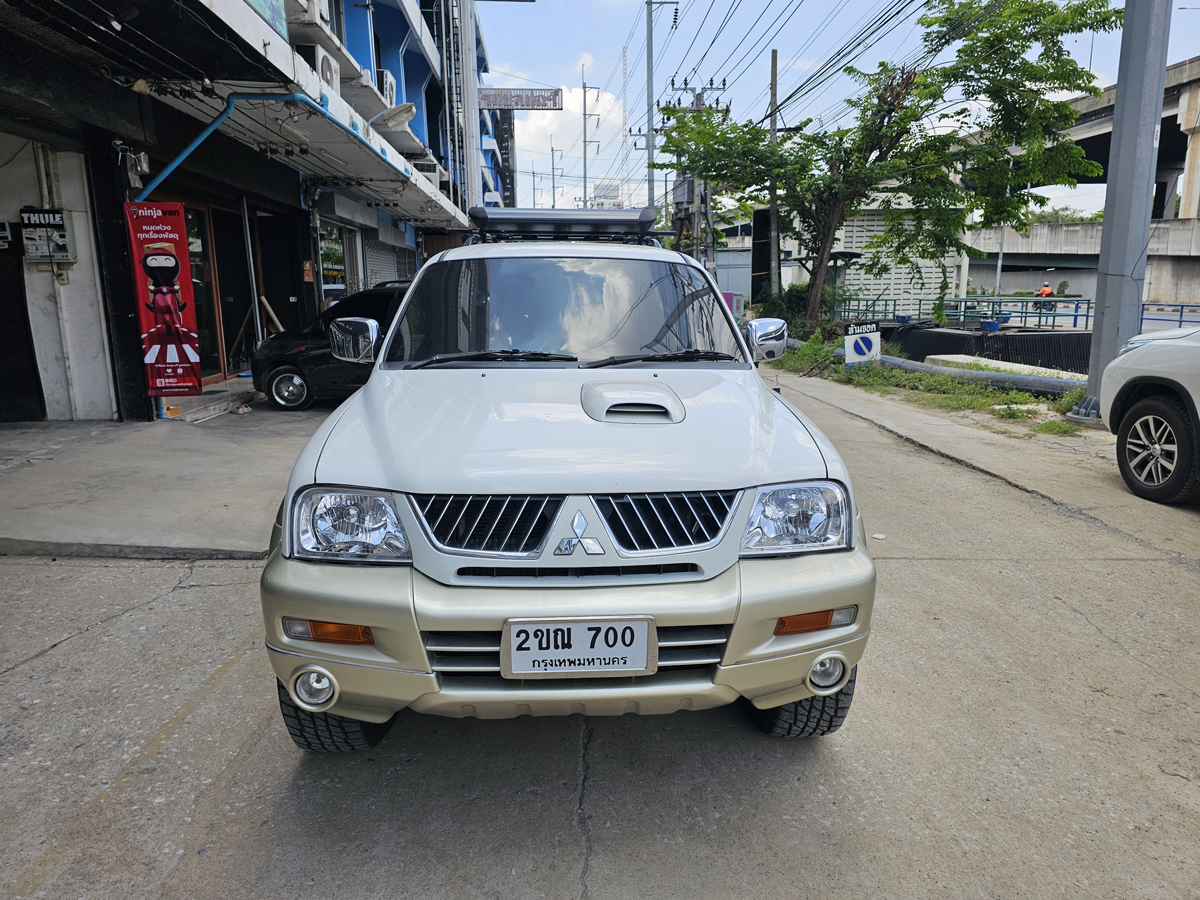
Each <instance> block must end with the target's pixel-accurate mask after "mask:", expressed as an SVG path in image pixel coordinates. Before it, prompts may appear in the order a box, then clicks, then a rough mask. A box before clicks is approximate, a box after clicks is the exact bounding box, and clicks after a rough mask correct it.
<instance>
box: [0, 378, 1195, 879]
mask: <svg viewBox="0 0 1200 900" xmlns="http://www.w3.org/2000/svg"><path fill="white" fill-rule="evenodd" d="M799 402H800V404H801V405H802V406H805V407H806V408H807V409H808V410H809V411H810V412H811V413H812V414H813V416H814V418H815V419H816V420H817V421H818V424H820V425H821V426H822V427H823V428H824V429H825V430H826V431H827V433H828V434H829V436H830V437H831V438H832V439H833V440H834V441H835V443H836V444H837V445H838V447H839V449H840V450H841V452H842V453H843V455H844V456H845V457H846V459H847V461H848V463H849V465H850V468H851V471H852V473H853V474H854V477H855V485H856V490H857V492H858V499H859V502H860V505H861V507H862V511H863V514H864V516H865V518H866V522H867V531H868V533H870V534H882V535H885V537H884V538H883V539H881V540H880V539H869V540H870V546H871V549H872V551H873V552H874V554H875V555H876V559H877V561H878V566H879V576H880V577H879V595H878V606H877V610H876V617H875V622H874V632H873V636H872V639H871V644H870V646H869V647H868V650H867V655H866V657H865V659H864V661H863V663H862V665H861V667H860V671H859V682H858V693H857V695H856V697H855V701H854V706H853V709H852V710H851V714H850V718H849V721H848V722H847V724H846V726H845V727H844V728H843V729H842V730H841V731H840V732H838V733H837V734H835V735H833V736H831V737H828V738H824V739H815V740H800V741H791V742H784V741H780V740H778V739H773V738H769V737H766V736H764V735H761V734H759V733H758V732H757V731H756V730H754V729H753V728H752V727H750V725H749V724H748V723H747V721H746V720H745V719H744V718H743V716H742V715H741V712H740V710H739V709H738V708H736V707H727V708H723V709H717V710H712V711H708V712H700V713H686V712H685V713H678V714H675V715H672V716H665V717H647V718H637V717H632V716H626V717H622V718H612V719H606V718H590V719H585V718H582V717H578V716H576V717H571V718H566V719H532V718H522V719H515V720H509V721H478V720H472V719H466V720H447V719H435V718H429V717H422V716H418V715H415V714H410V713H401V714H400V715H399V716H398V717H397V721H396V724H395V727H394V729H393V731H392V733H391V735H390V736H389V737H388V738H387V740H386V741H385V742H384V743H383V744H382V745H380V747H378V748H377V749H376V750H375V751H372V752H369V753H364V754H359V755H345V756H338V755H332V756H315V755H306V754H304V753H301V752H300V751H298V750H297V749H295V747H294V746H293V745H292V744H291V742H290V740H289V739H288V737H287V734H286V732H285V731H284V729H283V726H282V724H281V722H280V720H279V715H278V710H277V708H276V705H275V700H274V684H273V676H272V675H271V673H270V669H269V667H268V665H267V662H266V659H265V657H264V652H263V650H262V640H261V623H260V621H259V611H258V606H257V598H256V586H255V582H256V578H257V575H258V570H259V564H258V563H250V562H236V561H225V562H216V561H213V562H201V563H194V564H192V563H184V562H137V561H102V560H87V559H73V560H61V559H60V560H58V561H57V562H51V561H50V560H49V559H30V558H8V559H3V560H0V602H2V603H3V610H4V612H3V615H4V624H5V627H4V628H3V629H0V672H2V674H0V696H2V697H3V698H4V703H3V704H2V705H0V773H3V774H2V776H0V810H2V811H0V840H2V841H3V845H4V847H5V850H6V852H5V853H4V854H3V855H2V856H0V891H2V892H3V893H4V895H5V896H31V897H32V896H44V897H53V898H60V897H62V898H66V897H70V898H74V897H89V898H90V897H106V898H107V897H113V898H124V897H169V898H176V897H178V898H210V897H211V898H239V897H247V898H249V897H254V898H266V897H300V898H310V897H311V898H317V897H322V898H324V897H337V898H360V897H361V898H367V897H372V898H374V897H379V898H384V897H386V898H393V897H412V898H476V897H478V898H495V897H502V898H573V897H587V898H592V900H599V898H632V897H670V898H676V897H678V898H698V897H699V898H708V897H714V898H716V897H720V898H731V897H732V898H743V897H744V898H760V897H792V896H796V897H806V898H812V897H821V896H827V897H862V896H883V897H945V898H956V900H957V898H963V897H989V898H990V897H1006V898H1007V897H1031V898H1042V897H1080V898H1089V900H1090V898H1103V897H1112V898H1143V897H1144V898H1151V897H1154V898H1158V897H1195V896H1200V859H1198V858H1197V855H1196V852H1195V851H1196V847H1197V846H1200V742H1198V739H1197V735H1200V590H1197V584H1198V583H1200V565H1198V564H1197V561H1196V559H1195V555H1196V552H1195V551H1196V550H1197V549H1198V548H1200V514H1197V513H1196V511H1195V510H1191V509H1185V510H1182V511H1181V510H1175V511H1173V513H1172V515H1178V516H1179V518H1178V519H1177V520H1176V521H1177V522H1178V523H1179V524H1178V525H1177V527H1175V528H1173V529H1172V533H1173V535H1174V536H1175V537H1176V538H1178V539H1180V541H1181V543H1182V546H1183V547H1184V548H1185V549H1186V548H1191V550H1192V552H1191V553H1188V552H1180V551H1179V550H1177V549H1174V548H1172V547H1165V546H1163V545H1162V543H1161V542H1156V541H1155V540H1152V539H1145V538H1142V537H1139V536H1138V535H1136V534H1129V533H1126V532H1124V531H1122V530H1121V529H1120V528H1119V527H1117V526H1115V525H1113V524H1110V523H1106V522H1104V521H1101V520H1099V519H1097V518H1095V517H1093V516H1091V515H1090V514H1089V513H1088V512H1087V511H1086V509H1084V507H1085V506H1086V503H1084V502H1083V500H1084V499H1085V498H1082V497H1081V498H1078V499H1079V501H1080V502H1077V503H1075V504H1065V503H1060V502H1055V501H1053V500H1049V499H1044V498H1042V497H1039V496H1036V495H1033V494H1030V493H1029V492H1027V491H1025V490H1022V489H1019V488H1018V487H1015V486H1013V485H1012V484H1009V483H1005V482H1004V481H1002V480H1000V479H998V478H996V477H993V476H990V475H988V474H985V473H982V472H979V471H975V470H972V469H970V468H968V467H966V466H964V465H961V464H958V463H955V462H952V461H950V460H947V459H945V458H943V457H940V456H937V455H935V454H933V453H931V452H927V451H926V450H923V449H920V448H919V447H915V446H913V445H912V444H911V443H908V442H906V441H903V440H901V439H899V438H897V437H895V436H894V435H892V434H889V433H887V432H885V431H883V430H881V429H880V428H877V427H875V426H874V425H872V424H870V423H868V422H866V421H863V420H862V419H861V418H857V417H855V416H853V415H850V414H847V413H845V412H842V411H840V410H838V409H836V408H835V407H833V406H830V405H827V404H824V403H817V402H815V401H808V400H805V399H804V398H800V401H799ZM1066 474H1069V473H1064V477H1065V475H1066Z"/></svg>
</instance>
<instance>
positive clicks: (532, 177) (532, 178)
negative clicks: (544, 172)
mask: <svg viewBox="0 0 1200 900" xmlns="http://www.w3.org/2000/svg"><path fill="white" fill-rule="evenodd" d="M537 179H538V173H537V170H536V169H534V168H533V166H530V167H529V183H530V184H531V185H533V208H534V209H537Z"/></svg>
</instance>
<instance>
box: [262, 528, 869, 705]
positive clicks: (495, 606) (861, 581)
mask: <svg viewBox="0 0 1200 900" xmlns="http://www.w3.org/2000/svg"><path fill="white" fill-rule="evenodd" d="M261 594H262V604H263V618H264V624H265V628H266V638H267V651H268V655H269V657H270V660H271V666H272V668H273V669H274V670H275V674H276V676H277V677H278V678H279V680H280V681H281V682H283V684H285V685H287V686H288V689H289V691H290V690H291V689H292V683H293V681H294V680H295V678H296V676H297V675H298V674H299V673H300V672H301V671H303V670H304V669H305V668H307V667H310V666H319V667H321V668H322V669H324V670H326V671H327V672H329V673H330V674H331V675H333V677H334V679H335V680H336V682H337V684H338V688H339V691H338V695H337V699H336V701H335V702H334V703H333V705H332V706H330V707H329V711H330V712H334V713H338V714H340V715H344V716H349V717H351V718H356V719H362V720H364V721H373V722H381V721H385V720H387V719H388V718H389V717H390V716H391V715H392V714H393V713H395V712H396V711H398V710H400V709H404V708H406V707H407V708H411V709H413V710H415V711H417V712H426V713H433V714H437V715H444V716H477V717H479V718H509V717H513V716H519V715H570V714H572V713H582V714H585V715H622V714H624V713H640V714H644V715H645V714H656V713H670V712H674V711H676V710H679V709H708V708H711V707H714V706H721V705H724V704H727V703H732V702H733V701H735V700H737V699H738V698H739V697H746V698H748V699H749V700H750V701H751V702H753V703H754V704H755V705H756V706H759V707H769V706H778V705H781V704H784V703H788V702H791V701H793V700H799V699H802V698H804V697H807V696H811V694H812V691H811V690H809V688H808V687H807V684H806V677H807V673H808V669H809V667H810V666H811V665H812V663H813V662H814V661H815V660H816V658H817V657H818V656H819V655H821V654H823V653H826V652H830V651H833V652H836V653H838V654H839V655H840V656H841V657H843V658H844V659H845V660H846V662H847V663H848V668H849V667H852V666H854V665H856V664H857V663H858V661H859V659H860V658H861V657H862V654H863V650H864V649H865V647H866V642H867V637H868V635H869V632H870V622H871V613H872V608H873V605H874V596H875V566H874V564H873V563H872V561H871V558H870V556H869V555H868V554H867V552H866V551H865V549H862V548H856V549H854V550H848V551H844V552H837V553H819V554H811V555H808V556H799V557H790V558H780V559H754V560H741V561H739V562H738V563H736V564H735V565H733V566H731V567H730V568H728V569H726V570H725V571H724V572H722V573H720V574H719V575H717V576H715V577H713V578H710V579H708V580H706V581H701V582H695V581H692V582H674V583H672V582H668V583H662V584H649V585H647V584H640V585H636V586H625V585H620V586H605V587H562V586H559V587H552V588H551V587H542V586H536V585H529V586H512V585H505V586H504V587H491V586H476V585H471V586H447V585H443V584H440V583H439V582H436V581H433V580H432V579H430V578H428V577H426V576H424V575H422V574H421V573H420V572H418V571H416V570H414V569H411V568H399V567H383V566H347V565H331V564H322V563H313V562H306V561H299V560H293V559H287V558H284V557H282V556H280V555H279V553H278V550H276V552H275V553H273V554H272V556H271V559H270V561H269V562H268V564H267V567H266V570H265V571H264V572H263V576H262V589H261ZM849 605H857V606H858V616H857V618H856V619H855V621H854V623H853V624H851V625H847V626H845V627H842V628H830V629H826V630H824V631H817V632H809V633H807V634H799V635H787V636H777V635H775V634H774V633H773V632H774V627H775V623H776V621H777V620H778V618H779V617H781V616H786V615H797V614H801V613H805V612H815V611H818V610H823V609H831V608H837V607H842V606H849ZM632 614H643V615H644V614H650V615H653V616H654V617H655V621H656V624H657V625H658V627H660V628H664V627H680V626H713V625H718V626H722V627H723V628H724V629H725V632H726V634H727V636H728V637H727V641H726V643H725V645H724V651H723V654H722V657H721V660H720V663H719V664H716V665H709V666H705V667H702V668H695V669H686V670H672V669H665V668H664V669H660V670H659V672H658V673H657V674H655V675H650V676H646V677H643V678H594V679H581V678H577V679H564V680H562V681H556V680H549V681H519V680H507V679H504V678H502V677H500V676H499V675H494V676H493V675H448V674H444V673H436V672H434V671H433V668H432V665H431V658H430V653H429V652H427V651H426V649H425V638H426V636H427V635H428V633H430V632H440V633H445V632H453V631H470V632H497V631H499V630H500V629H501V627H502V625H503V623H504V621H505V620H506V619H509V618H517V617H524V616H538V617H553V616H579V615H597V616H600V615H604V616H609V615H632ZM284 616H291V617H295V618H303V619H317V620H323V621H333V622H345V623H351V624H356V625H367V626H370V628H371V630H372V633H373V635H374V639H375V643H374V645H373V646H360V645H343V644H322V643H314V642H311V641H303V640H295V639H292V638H289V637H287V636H286V635H285V634H284V633H283V627H282V620H283V617H284ZM293 699H295V697H294V695H293Z"/></svg>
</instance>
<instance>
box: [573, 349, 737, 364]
mask: <svg viewBox="0 0 1200 900" xmlns="http://www.w3.org/2000/svg"><path fill="white" fill-rule="evenodd" d="M713 359H715V360H733V361H736V360H737V357H736V356H731V355H730V354H728V353H722V352H721V351H720V350H697V349H695V348H692V349H690V350H676V351H675V352H674V353H630V354H629V355H627V356H609V357H607V358H605V359H596V360H592V361H591V362H586V363H584V364H583V365H581V366H580V367H579V368H581V369H601V368H603V367H605V366H619V365H622V364H624V363H631V362H693V361H702V360H713Z"/></svg>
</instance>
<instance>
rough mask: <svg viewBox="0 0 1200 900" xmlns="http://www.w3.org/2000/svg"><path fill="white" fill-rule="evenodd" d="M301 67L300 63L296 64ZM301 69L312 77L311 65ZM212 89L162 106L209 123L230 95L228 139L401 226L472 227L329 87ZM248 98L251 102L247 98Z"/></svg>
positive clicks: (225, 124)
mask: <svg viewBox="0 0 1200 900" xmlns="http://www.w3.org/2000/svg"><path fill="white" fill-rule="evenodd" d="M297 62H298V63H302V61H301V60H299V58H298V57H297ZM301 68H302V69H307V72H306V73H305V74H313V76H314V78H315V73H312V71H311V69H308V67H307V66H303V65H302V66H301ZM317 84H318V85H319V84H320V83H319V82H317ZM215 87H216V93H217V94H218V96H205V95H201V94H195V95H193V96H191V97H188V98H186V99H185V98H182V97H179V96H164V97H162V98H161V99H162V100H164V101H165V102H167V103H169V104H170V105H172V106H174V107H176V108H177V109H180V110H182V111H183V112H186V113H187V114H188V115H191V116H193V117H194V118H196V119H197V120H198V122H201V123H205V124H207V123H210V122H212V121H214V120H215V119H217V118H219V117H220V116H221V115H222V113H223V112H225V110H226V107H227V104H228V102H229V100H228V98H229V96H230V95H231V94H233V95H234V101H233V110H232V112H230V113H229V114H228V116H227V117H226V118H225V119H224V121H222V122H221V124H220V125H219V128H218V130H219V131H221V132H222V133H224V134H226V135H228V136H229V137H232V138H234V139H236V140H238V141H241V142H242V143H243V144H247V145H248V146H251V147H254V148H255V149H257V150H258V151H259V152H260V153H264V154H265V155H267V156H269V157H270V158H271V159H274V160H276V161H278V162H281V163H283V164H284V165H286V166H290V167H291V168H293V169H295V170H297V171H298V172H302V173H304V174H305V175H309V176H311V177H313V178H316V179H319V180H320V182H321V183H322V184H326V185H329V186H333V187H336V188H337V189H338V190H339V191H341V192H343V193H345V194H347V195H348V196H352V197H354V198H355V199H357V200H360V201H361V202H363V203H365V204H367V205H368V206H373V207H376V208H381V209H386V210H388V211H389V212H391V213H392V214H393V215H394V216H396V217H398V218H400V219H402V220H407V221H410V222H413V223H415V224H418V225H425V226H429V227H436V228H458V227H466V226H467V224H468V222H467V217H466V215H465V214H464V213H463V212H462V211H461V210H459V209H458V208H457V207H455V206H454V204H452V203H451V202H450V200H449V199H448V198H447V197H446V196H445V195H444V194H443V193H442V192H441V191H440V190H439V189H438V186H437V185H435V184H434V183H432V182H431V181H430V180H429V179H428V178H427V177H426V176H425V175H424V174H423V173H421V172H419V171H417V170H416V169H414V168H413V166H412V164H411V163H410V162H408V160H406V159H405V158H404V156H403V154H402V153H401V152H400V150H399V149H397V148H396V147H394V146H392V145H391V144H389V143H388V142H387V141H386V140H384V138H383V136H382V135H380V134H379V133H378V132H376V131H375V130H374V129H373V128H371V126H369V125H367V123H366V120H365V119H363V118H362V116H360V115H358V113H356V112H355V111H354V110H353V109H352V108H351V107H350V105H349V104H348V103H346V102H345V101H344V100H343V99H342V98H341V97H340V96H338V95H337V94H336V93H333V92H332V91H330V90H328V89H327V90H324V91H322V90H321V89H320V88H321V87H324V85H321V86H320V87H315V86H311V85H310V86H309V87H311V88H312V90H311V91H303V90H299V91H296V92H294V93H287V92H286V89H281V88H280V86H279V85H265V84H264V85H242V84H239V85H237V86H236V93H235V90H234V86H233V85H229V84H218V85H216V86H215ZM244 94H250V95H252V98H250V99H242V98H241V97H240V95H244ZM310 94H316V95H317V96H318V97H319V98H320V99H319V100H314V99H313V98H312V96H310ZM276 96H277V97H278V99H276ZM405 143H407V142H405Z"/></svg>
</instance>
